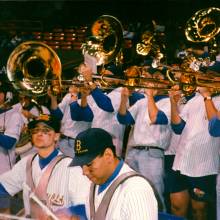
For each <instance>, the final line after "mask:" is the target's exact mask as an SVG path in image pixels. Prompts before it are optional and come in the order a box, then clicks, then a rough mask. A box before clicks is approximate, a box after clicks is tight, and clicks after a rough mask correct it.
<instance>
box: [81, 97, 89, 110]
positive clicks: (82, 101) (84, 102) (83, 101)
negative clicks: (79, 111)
mask: <svg viewBox="0 0 220 220" xmlns="http://www.w3.org/2000/svg"><path fill="white" fill-rule="evenodd" d="M87 105H88V103H87V96H82V97H81V107H82V108H85V107H86V106H87Z"/></svg>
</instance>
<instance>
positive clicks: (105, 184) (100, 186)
mask: <svg viewBox="0 0 220 220" xmlns="http://www.w3.org/2000/svg"><path fill="white" fill-rule="evenodd" d="M123 164H124V161H123V160H120V162H119V164H118V165H117V167H116V168H115V171H114V172H113V174H112V175H111V176H110V177H109V178H108V179H107V180H106V182H105V183H103V184H102V185H99V188H98V194H99V193H101V192H103V191H104V190H105V189H106V188H107V187H108V186H109V185H110V184H111V182H112V181H113V180H114V179H115V178H116V176H117V175H118V174H119V172H120V170H121V168H122V166H123Z"/></svg>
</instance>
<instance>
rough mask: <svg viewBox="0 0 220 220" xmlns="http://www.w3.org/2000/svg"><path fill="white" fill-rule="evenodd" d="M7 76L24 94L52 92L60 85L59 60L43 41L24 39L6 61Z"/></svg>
mask: <svg viewBox="0 0 220 220" xmlns="http://www.w3.org/2000/svg"><path fill="white" fill-rule="evenodd" d="M7 76H8V79H9V81H10V82H11V83H12V85H13V87H14V88H15V89H16V90H18V92H19V93H22V94H24V95H26V96H41V95H45V94H46V93H47V89H48V84H51V85H52V88H53V90H54V92H59V90H60V87H61V62H60V59H59V57H58V56H57V54H56V53H55V51H54V50H53V49H52V48H50V47H49V46H47V45H46V44H44V43H41V42H37V41H26V42H24V43H21V44H20V45H18V46H17V47H16V48H15V49H14V51H13V52H12V53H11V54H10V56H9V59H8V62H7Z"/></svg>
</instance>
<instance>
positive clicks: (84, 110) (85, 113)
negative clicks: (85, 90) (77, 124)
mask: <svg viewBox="0 0 220 220" xmlns="http://www.w3.org/2000/svg"><path fill="white" fill-rule="evenodd" d="M70 114H71V118H72V120H73V121H86V122H91V121H92V120H93V117H94V115H93V112H92V110H91V108H90V107H89V105H87V106H86V107H81V106H80V105H79V104H78V103H77V102H72V103H71V104H70Z"/></svg>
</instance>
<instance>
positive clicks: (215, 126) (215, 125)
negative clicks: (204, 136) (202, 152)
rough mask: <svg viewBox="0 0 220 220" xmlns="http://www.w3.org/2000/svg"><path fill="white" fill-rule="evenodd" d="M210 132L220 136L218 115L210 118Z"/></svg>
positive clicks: (214, 135)
mask: <svg viewBox="0 0 220 220" xmlns="http://www.w3.org/2000/svg"><path fill="white" fill-rule="evenodd" d="M209 134H210V135H211V136H213V137H220V119H219V118H218V117H217V116H216V117H213V118H211V120H209Z"/></svg>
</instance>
